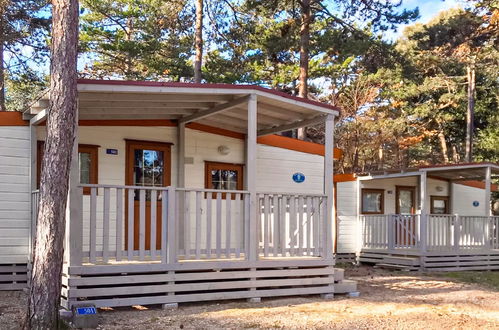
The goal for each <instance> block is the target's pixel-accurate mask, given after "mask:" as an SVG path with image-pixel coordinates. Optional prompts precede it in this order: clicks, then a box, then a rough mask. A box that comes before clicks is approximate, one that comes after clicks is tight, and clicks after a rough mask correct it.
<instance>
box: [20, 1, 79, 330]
mask: <svg viewBox="0 0 499 330" xmlns="http://www.w3.org/2000/svg"><path fill="white" fill-rule="evenodd" d="M52 5H53V7H52V17H53V19H52V22H53V23H52V24H53V25H52V46H51V47H52V49H51V51H52V59H51V66H50V72H51V79H50V90H51V92H50V105H49V110H48V115H47V126H46V127H47V138H46V142H45V151H44V159H43V161H42V174H41V181H40V182H41V184H40V202H39V211H38V220H37V228H36V238H35V245H34V250H33V253H34V256H33V265H32V272H31V287H30V293H29V301H28V304H29V305H28V313H27V322H26V323H25V326H26V327H27V328H29V329H56V328H57V326H58V317H59V314H58V311H59V305H60V294H61V273H62V263H63V251H64V246H63V241H64V235H65V222H66V219H65V209H66V200H67V195H68V181H69V170H70V164H71V156H72V149H73V143H74V139H75V127H76V121H77V88H76V78H77V74H76V58H77V43H78V1H77V0H53V1H52Z"/></svg>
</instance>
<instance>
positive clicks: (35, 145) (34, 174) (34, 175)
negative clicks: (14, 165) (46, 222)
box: [28, 125, 38, 263]
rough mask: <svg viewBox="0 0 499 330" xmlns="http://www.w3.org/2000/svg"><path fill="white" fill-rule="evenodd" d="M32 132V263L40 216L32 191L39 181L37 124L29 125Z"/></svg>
mask: <svg viewBox="0 0 499 330" xmlns="http://www.w3.org/2000/svg"><path fill="white" fill-rule="evenodd" d="M29 129H30V133H29V138H30V145H31V146H30V147H31V152H30V172H29V176H30V196H31V204H30V207H31V208H30V214H31V226H30V235H29V256H28V262H29V263H31V262H32V260H33V255H32V254H33V246H34V245H35V241H34V239H35V234H36V221H37V218H38V214H34V212H35V211H36V210H37V209H38V208H37V207H34V205H33V195H32V192H33V191H34V190H36V189H37V187H36V185H37V182H38V178H37V159H36V157H37V150H38V141H37V136H36V126H35V125H30V127H29Z"/></svg>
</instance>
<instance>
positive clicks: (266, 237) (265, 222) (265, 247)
mask: <svg viewBox="0 0 499 330" xmlns="http://www.w3.org/2000/svg"><path fill="white" fill-rule="evenodd" d="M269 213H270V205H269V195H268V194H265V195H264V197H263V255H264V257H268V256H269V235H270V233H269V227H270V221H269V218H270V216H269Z"/></svg>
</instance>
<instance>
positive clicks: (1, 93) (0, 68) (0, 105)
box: [0, 10, 7, 111]
mask: <svg viewBox="0 0 499 330" xmlns="http://www.w3.org/2000/svg"><path fill="white" fill-rule="evenodd" d="M0 14H1V16H0V111H5V110H7V109H6V108H5V67H4V63H3V60H4V58H3V52H4V46H3V43H4V41H3V39H4V36H3V34H4V32H3V24H4V22H3V21H4V20H3V10H2V11H0Z"/></svg>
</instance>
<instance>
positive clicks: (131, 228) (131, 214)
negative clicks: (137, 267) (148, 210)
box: [127, 189, 135, 260]
mask: <svg viewBox="0 0 499 330" xmlns="http://www.w3.org/2000/svg"><path fill="white" fill-rule="evenodd" d="M134 194H135V191H134V190H133V189H128V227H127V228H128V240H127V245H128V246H127V250H128V260H133V250H134V231H135V228H134V210H135V207H134Z"/></svg>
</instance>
